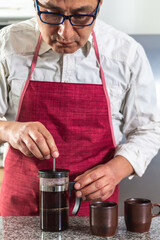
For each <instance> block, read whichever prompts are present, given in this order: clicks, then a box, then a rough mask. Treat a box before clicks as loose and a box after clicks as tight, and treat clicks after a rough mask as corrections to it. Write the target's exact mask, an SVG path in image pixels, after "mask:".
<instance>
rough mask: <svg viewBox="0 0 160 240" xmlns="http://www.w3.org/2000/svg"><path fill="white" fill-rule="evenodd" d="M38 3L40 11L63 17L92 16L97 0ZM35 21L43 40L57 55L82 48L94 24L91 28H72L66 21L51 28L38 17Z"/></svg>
mask: <svg viewBox="0 0 160 240" xmlns="http://www.w3.org/2000/svg"><path fill="white" fill-rule="evenodd" d="M38 3H39V6H40V11H48V12H54V13H61V14H64V15H72V14H94V10H95V9H96V7H97V4H98V0H39V1H38ZM100 5H101V4H100ZM37 21H38V25H39V29H40V32H41V34H42V37H43V40H44V41H45V42H46V43H47V44H48V45H50V46H51V48H52V49H53V51H55V52H58V53H73V52H75V51H76V50H77V49H79V48H81V47H83V46H84V45H85V44H86V42H87V40H88V37H89V35H90V33H91V32H92V29H93V27H94V23H95V22H94V23H93V24H92V25H91V26H85V27H76V26H72V25H71V23H70V22H69V20H68V19H67V20H65V21H64V23H63V24H61V25H56V26H55V25H54V26H53V25H48V24H45V23H43V22H41V20H40V19H39V16H37Z"/></svg>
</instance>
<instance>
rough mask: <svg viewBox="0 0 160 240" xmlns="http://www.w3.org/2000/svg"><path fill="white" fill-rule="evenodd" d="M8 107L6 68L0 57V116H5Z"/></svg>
mask: <svg viewBox="0 0 160 240" xmlns="http://www.w3.org/2000/svg"><path fill="white" fill-rule="evenodd" d="M7 109H8V87H7V70H6V68H5V66H4V63H3V62H2V61H1V59H0V118H2V117H4V116H5V113H6V111H7Z"/></svg>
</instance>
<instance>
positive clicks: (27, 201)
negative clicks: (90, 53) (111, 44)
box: [0, 32, 118, 216]
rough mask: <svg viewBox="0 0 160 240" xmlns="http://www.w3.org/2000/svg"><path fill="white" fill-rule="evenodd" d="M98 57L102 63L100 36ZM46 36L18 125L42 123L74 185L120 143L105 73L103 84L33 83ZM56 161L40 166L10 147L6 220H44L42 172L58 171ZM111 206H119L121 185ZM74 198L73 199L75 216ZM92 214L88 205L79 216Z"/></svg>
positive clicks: (5, 182)
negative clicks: (30, 217)
mask: <svg viewBox="0 0 160 240" xmlns="http://www.w3.org/2000/svg"><path fill="white" fill-rule="evenodd" d="M92 34H93V39H94V46H95V52H96V57H97V59H98V61H99V63H100V59H99V52H98V46H97V42H96V38H95V34H94V32H93V33H92ZM40 42H41V36H40V38H39V41H38V44H37V48H36V51H35V55H34V58H33V62H32V66H31V72H30V76H29V78H28V80H27V82H26V85H25V87H24V89H23V92H22V96H21V99H20V104H19V110H18V114H17V121H20V122H29V121H39V122H41V123H42V124H44V126H45V127H46V128H47V129H48V130H49V131H50V133H51V134H52V136H53V138H54V140H55V142H56V145H57V147H58V150H59V153H60V156H59V158H58V159H57V160H56V167H57V168H66V169H70V181H72V180H74V178H75V177H76V176H78V175H80V174H82V173H84V172H85V171H86V170H88V169H90V168H93V167H95V166H96V165H99V164H104V163H106V162H107V161H109V160H110V159H111V158H113V156H114V151H115V146H116V144H115V140H114V134H113V127H112V119H111V109H110V102H109V97H108V94H107V90H106V84H105V79H104V73H103V70H102V68H101V67H100V72H101V79H102V83H103V84H102V85H99V84H76V83H57V82H42V81H30V79H31V75H32V73H33V70H34V68H35V66H36V62H37V56H38V52H39V47H40ZM52 164H53V162H52V159H50V160H43V161H40V160H39V159H36V158H35V157H32V158H29V157H26V156H24V155H23V154H22V153H21V152H20V151H18V150H16V149H13V148H12V147H10V148H9V151H8V153H7V156H6V159H5V174H4V179H3V183H2V189H1V203H0V205H1V215H2V216H36V215H39V178H38V177H37V176H38V170H39V169H49V168H52V167H53V165H52ZM108 200H109V201H114V202H118V186H117V187H116V189H115V192H114V193H113V195H112V196H111V197H110V198H109V199H108ZM73 204H74V199H72V198H71V200H70V215H71V210H72V208H73ZM88 215H89V202H82V204H81V208H80V211H79V213H78V216H88Z"/></svg>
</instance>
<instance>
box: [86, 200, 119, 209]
mask: <svg viewBox="0 0 160 240" xmlns="http://www.w3.org/2000/svg"><path fill="white" fill-rule="evenodd" d="M117 206H118V204H117V203H116V202H111V201H96V202H91V203H90V208H103V209H105V208H107V209H108V208H115V207H117Z"/></svg>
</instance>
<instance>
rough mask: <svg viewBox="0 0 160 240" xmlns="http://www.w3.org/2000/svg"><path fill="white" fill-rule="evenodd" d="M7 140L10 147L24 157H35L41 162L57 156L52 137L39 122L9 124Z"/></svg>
mask: <svg viewBox="0 0 160 240" xmlns="http://www.w3.org/2000/svg"><path fill="white" fill-rule="evenodd" d="M8 139H9V141H8V142H9V143H10V144H11V145H12V147H14V148H15V149H18V150H20V151H21V152H22V153H23V154H24V155H25V156H28V157H31V156H35V157H36V158H38V159H41V160H42V159H50V158H51V157H55V158H57V157H58V156H59V152H58V149H57V146H56V144H55V141H54V139H53V137H52V135H51V134H50V132H49V131H48V130H47V129H46V128H45V126H44V125H43V124H41V123H40V122H25V123H20V122H13V123H10V128H9V131H8Z"/></svg>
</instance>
